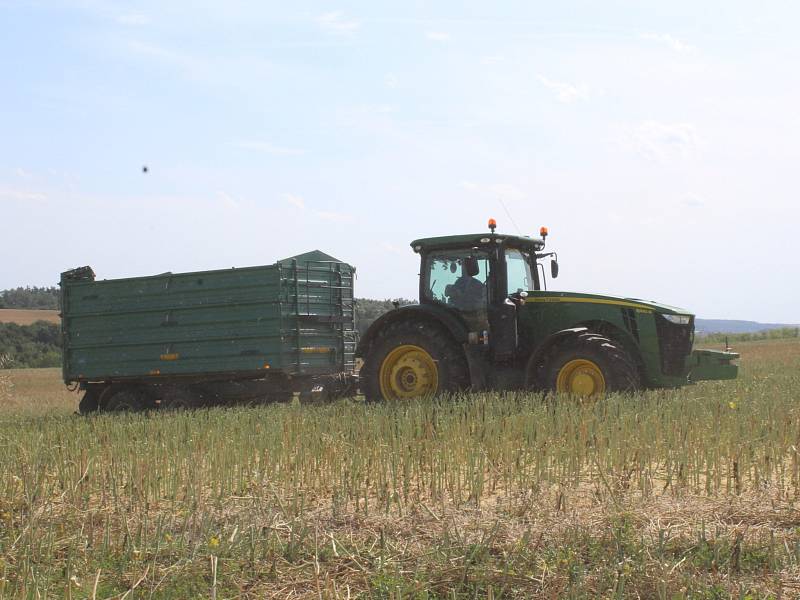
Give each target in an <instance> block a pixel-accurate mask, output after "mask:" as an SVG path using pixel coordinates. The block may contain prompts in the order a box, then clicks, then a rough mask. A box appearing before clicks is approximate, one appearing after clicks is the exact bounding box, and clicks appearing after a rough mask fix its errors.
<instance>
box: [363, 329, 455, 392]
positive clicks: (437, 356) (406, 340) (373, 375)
mask: <svg viewBox="0 0 800 600" xmlns="http://www.w3.org/2000/svg"><path fill="white" fill-rule="evenodd" d="M407 345H408V346H417V347H418V348H421V349H422V350H424V351H425V352H427V353H428V355H430V357H431V358H432V359H433V362H434V363H435V365H436V368H437V379H438V385H437V387H436V390H435V392H433V395H439V394H442V393H454V392H458V391H460V390H464V389H467V388H468V387H469V367H468V366H467V360H466V357H465V356H464V351H463V350H462V349H461V347H459V345H458V344H457V343H456V342H455V341H454V340H453V339H452V338H451V336H450V334H449V333H448V332H447V331H446V330H445V329H444V328H442V327H440V326H437V325H435V324H432V323H430V322H425V321H400V322H396V323H391V324H389V325H387V326H386V327H385V328H384V329H383V330H381V331H379V332H378V334H377V336H376V338H375V341H374V342H373V343H372V345H371V347H370V349H369V351H368V353H367V355H366V356H365V357H364V365H363V366H362V367H361V371H360V379H361V391H362V393H363V394H364V398H365V399H366V401H367V402H379V401H382V400H389V399H391V398H384V397H383V394H382V393H381V382H380V376H381V365H383V362H384V360H385V359H386V358H387V356H388V355H389V353H390V352H392V351H393V350H395V349H396V348H399V347H400V346H407Z"/></svg>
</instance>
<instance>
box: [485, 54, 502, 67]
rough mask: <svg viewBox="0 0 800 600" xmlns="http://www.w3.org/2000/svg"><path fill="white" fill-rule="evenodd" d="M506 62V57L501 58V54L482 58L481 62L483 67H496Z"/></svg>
mask: <svg viewBox="0 0 800 600" xmlns="http://www.w3.org/2000/svg"><path fill="white" fill-rule="evenodd" d="M504 60H505V57H504V56H501V55H499V54H494V55H491V56H482V57H481V59H480V61H479V62H480V64H482V65H496V64H498V63H501V62H503V61H504Z"/></svg>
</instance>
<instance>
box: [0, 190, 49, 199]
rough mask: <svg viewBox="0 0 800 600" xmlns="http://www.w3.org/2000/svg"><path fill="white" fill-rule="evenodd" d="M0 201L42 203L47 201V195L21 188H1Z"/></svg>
mask: <svg viewBox="0 0 800 600" xmlns="http://www.w3.org/2000/svg"><path fill="white" fill-rule="evenodd" d="M0 200H16V201H21V202H40V201H42V200H47V194H43V193H41V192H33V191H30V190H24V189H20V188H10V187H0Z"/></svg>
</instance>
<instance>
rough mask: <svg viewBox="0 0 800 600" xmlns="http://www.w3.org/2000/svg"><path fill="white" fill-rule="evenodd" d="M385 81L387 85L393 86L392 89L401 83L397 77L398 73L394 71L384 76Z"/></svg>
mask: <svg viewBox="0 0 800 600" xmlns="http://www.w3.org/2000/svg"><path fill="white" fill-rule="evenodd" d="M383 83H384V85H385V86H386V87H388V88H391V89H395V88H397V87H398V86H399V85H400V80H399V79H398V78H397V75H395V74H394V73H388V74H387V75H386V76H385V77H384V78H383Z"/></svg>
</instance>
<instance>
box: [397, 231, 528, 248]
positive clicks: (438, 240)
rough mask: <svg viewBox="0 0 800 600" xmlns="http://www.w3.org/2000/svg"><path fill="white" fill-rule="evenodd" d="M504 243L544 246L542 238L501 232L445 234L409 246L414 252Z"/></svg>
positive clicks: (524, 246)
mask: <svg viewBox="0 0 800 600" xmlns="http://www.w3.org/2000/svg"><path fill="white" fill-rule="evenodd" d="M498 240H499V241H500V243H505V244H506V245H508V246H513V247H515V248H517V247H518V248H525V249H529V250H541V249H542V248H544V240H543V239H542V238H534V237H528V236H522V235H506V234H503V233H488V232H484V233H465V234H462V235H445V236H440V237H429V238H421V239H418V240H414V241H413V242H411V247H412V248H413V249H414V251H415V252H419V251H421V250H432V249H437V248H462V247H474V246H478V247H480V246H484V245H486V244H496V243H498Z"/></svg>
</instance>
